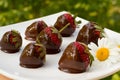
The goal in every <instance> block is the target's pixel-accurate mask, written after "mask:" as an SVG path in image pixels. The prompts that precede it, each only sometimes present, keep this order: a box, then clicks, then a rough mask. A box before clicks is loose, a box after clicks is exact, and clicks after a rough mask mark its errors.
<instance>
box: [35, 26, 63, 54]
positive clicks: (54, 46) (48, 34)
mask: <svg viewBox="0 0 120 80" xmlns="http://www.w3.org/2000/svg"><path fill="white" fill-rule="evenodd" d="M36 42H37V43H41V44H43V45H44V46H45V47H46V51H47V54H55V53H58V52H60V46H61V43H62V37H61V35H60V33H59V32H58V30H57V29H56V28H54V27H46V28H45V29H44V30H42V31H41V32H40V34H39V35H38V36H37V39H36Z"/></svg>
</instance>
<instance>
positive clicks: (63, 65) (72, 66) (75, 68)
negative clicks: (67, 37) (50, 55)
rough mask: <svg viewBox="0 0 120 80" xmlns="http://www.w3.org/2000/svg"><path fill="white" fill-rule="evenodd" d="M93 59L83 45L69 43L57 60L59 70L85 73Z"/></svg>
mask: <svg viewBox="0 0 120 80" xmlns="http://www.w3.org/2000/svg"><path fill="white" fill-rule="evenodd" d="M92 61H93V57H92V55H91V54H90V52H89V50H88V47H87V46H86V45H85V44H84V43H80V42H72V43H70V44H69V45H68V46H67V48H66V49H65V51H64V52H63V55H62V56H61V58H60V60H59V69H60V70H62V71H65V72H69V73H81V72H85V71H86V70H87V68H88V67H89V65H91V64H92Z"/></svg>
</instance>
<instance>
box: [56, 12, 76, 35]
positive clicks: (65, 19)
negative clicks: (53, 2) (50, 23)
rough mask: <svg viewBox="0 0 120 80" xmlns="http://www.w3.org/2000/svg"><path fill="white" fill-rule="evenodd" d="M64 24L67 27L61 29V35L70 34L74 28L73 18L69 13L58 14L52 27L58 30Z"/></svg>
mask: <svg viewBox="0 0 120 80" xmlns="http://www.w3.org/2000/svg"><path fill="white" fill-rule="evenodd" d="M68 23H69V25H68ZM66 25H67V27H66V28H65V29H64V30H63V31H61V32H60V33H61V35H62V36H64V37H68V36H71V35H72V34H73V33H74V31H75V29H76V23H75V18H74V17H73V16H72V15H71V14H69V13H65V14H63V15H60V16H59V17H58V18H57V21H56V22H55V24H54V27H55V28H56V29H57V30H58V31H60V30H61V29H62V28H63V27H64V26H66Z"/></svg>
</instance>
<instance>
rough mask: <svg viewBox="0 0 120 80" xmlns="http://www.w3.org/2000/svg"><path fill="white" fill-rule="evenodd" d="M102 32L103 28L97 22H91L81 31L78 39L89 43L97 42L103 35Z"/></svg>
mask: <svg viewBox="0 0 120 80" xmlns="http://www.w3.org/2000/svg"><path fill="white" fill-rule="evenodd" d="M102 33H103V30H102V29H101V28H100V27H99V26H98V25H97V24H96V23H94V22H89V23H88V24H86V25H84V26H83V27H82V29H81V30H80V31H79V33H78V36H77V38H76V41H79V42H83V43H85V44H89V43H90V42H94V43H96V44H97V41H98V38H101V37H103V36H102V35H101V34H102Z"/></svg>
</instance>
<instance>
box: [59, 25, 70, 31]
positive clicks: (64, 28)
mask: <svg viewBox="0 0 120 80" xmlns="http://www.w3.org/2000/svg"><path fill="white" fill-rule="evenodd" d="M69 25H70V23H68V24H66V25H65V26H64V27H63V28H62V29H60V30H59V32H60V33H61V32H62V31H63V30H64V29H65V28H67V27H68V26H69Z"/></svg>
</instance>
